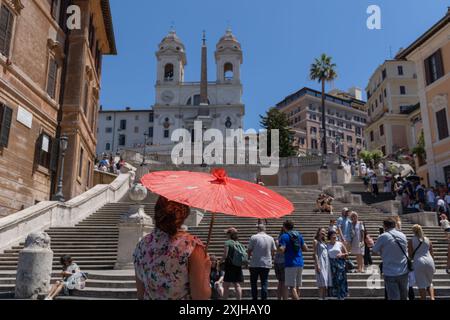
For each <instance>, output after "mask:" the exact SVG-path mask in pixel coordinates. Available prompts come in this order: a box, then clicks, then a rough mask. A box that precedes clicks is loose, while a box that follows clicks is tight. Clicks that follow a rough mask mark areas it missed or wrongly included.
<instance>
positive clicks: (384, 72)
mask: <svg viewBox="0 0 450 320" xmlns="http://www.w3.org/2000/svg"><path fill="white" fill-rule="evenodd" d="M381 76H382V78H383V80H384V79H386V77H387V72H386V69H384V70H383V72H382V75H381Z"/></svg>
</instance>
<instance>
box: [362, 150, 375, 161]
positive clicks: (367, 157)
mask: <svg viewBox="0 0 450 320" xmlns="http://www.w3.org/2000/svg"><path fill="white" fill-rule="evenodd" d="M359 157H360V158H361V159H363V161H364V163H370V160H372V152H370V151H367V150H363V151H361V152H360V153H359Z"/></svg>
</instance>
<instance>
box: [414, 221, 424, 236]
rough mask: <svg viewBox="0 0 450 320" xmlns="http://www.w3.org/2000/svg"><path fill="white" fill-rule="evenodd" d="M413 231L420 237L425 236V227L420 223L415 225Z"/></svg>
mask: <svg viewBox="0 0 450 320" xmlns="http://www.w3.org/2000/svg"><path fill="white" fill-rule="evenodd" d="M412 231H413V233H414V235H415V236H416V237H417V238H419V239H424V238H425V235H424V234H423V229H422V227H421V226H420V225H418V224H415V225H413V227H412Z"/></svg>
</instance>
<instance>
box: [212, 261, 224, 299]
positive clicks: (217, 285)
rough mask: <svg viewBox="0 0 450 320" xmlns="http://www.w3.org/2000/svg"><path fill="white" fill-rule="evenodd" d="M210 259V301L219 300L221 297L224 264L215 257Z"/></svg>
mask: <svg viewBox="0 0 450 320" xmlns="http://www.w3.org/2000/svg"><path fill="white" fill-rule="evenodd" d="M210 259H211V273H210V278H209V279H210V285H211V291H212V296H211V299H212V300H220V299H222V297H223V281H224V276H225V271H224V268H225V264H224V263H222V262H221V260H220V259H217V257H216V256H215V255H211V256H210Z"/></svg>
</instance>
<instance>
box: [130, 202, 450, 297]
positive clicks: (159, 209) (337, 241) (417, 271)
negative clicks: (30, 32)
mask: <svg viewBox="0 0 450 320" xmlns="http://www.w3.org/2000/svg"><path fill="white" fill-rule="evenodd" d="M188 212H189V208H188V207H186V206H184V205H181V204H178V203H175V202H171V201H168V200H166V199H164V198H162V197H161V198H160V199H159V200H158V203H157V205H156V208H155V224H156V228H155V230H154V231H153V232H152V233H151V234H150V235H148V236H147V237H145V238H144V239H143V240H142V241H141V242H140V244H139V245H138V247H137V249H136V251H135V254H134V257H135V268H136V277H137V287H138V296H139V298H140V299H162V300H170V299H202V300H203V299H221V300H222V299H228V298H229V292H230V288H234V292H235V297H236V299H238V300H240V299H242V284H243V282H244V269H245V268H247V267H248V268H249V273H250V286H251V294H252V298H253V299H254V300H257V299H258V298H259V297H260V298H261V299H263V300H264V299H267V298H268V283H269V281H268V280H269V274H270V271H271V270H272V269H274V271H275V275H276V279H277V281H278V286H277V296H278V298H279V299H280V300H287V299H289V297H290V298H292V299H294V300H297V299H300V297H301V296H302V295H301V289H302V286H303V283H302V280H303V271H304V266H305V262H304V256H305V254H306V253H307V252H310V251H311V254H312V257H313V261H314V269H315V274H316V285H317V288H318V291H319V298H320V299H321V300H323V299H327V298H329V297H332V298H335V299H339V300H343V299H345V298H347V297H348V295H349V290H348V282H347V274H348V273H350V272H355V273H365V272H367V271H368V269H367V268H368V267H369V266H370V265H371V264H372V254H376V255H380V256H381V259H382V261H383V263H382V265H381V266H380V269H381V272H382V274H383V275H384V280H385V291H386V297H387V299H389V300H399V299H407V298H408V293H411V292H409V288H412V287H417V288H418V289H419V293H420V297H421V298H422V299H426V297H427V295H428V296H429V297H430V299H434V290H433V284H432V281H433V275H434V273H435V266H434V260H433V257H434V253H433V244H432V242H431V241H430V240H429V239H428V238H427V237H426V236H425V235H424V232H423V229H422V227H421V226H419V225H415V226H414V227H413V228H412V232H413V234H414V236H413V237H412V238H411V239H409V241H408V240H407V238H406V236H405V235H404V234H403V233H402V232H401V221H400V219H399V218H397V219H395V218H388V219H386V220H385V221H384V223H383V227H381V228H380V235H379V237H378V239H377V241H374V239H373V237H372V236H371V235H370V234H369V232H368V230H367V228H366V227H365V225H364V222H362V221H360V220H359V215H358V214H357V213H356V212H354V211H351V210H349V209H347V208H345V209H344V210H343V211H342V214H341V217H339V219H337V220H335V219H332V220H330V224H329V226H328V227H324V228H319V229H318V230H317V232H316V235H315V237H314V239H312V240H313V242H312V244H313V245H312V248H311V249H310V248H309V247H308V245H307V244H306V241H305V239H304V237H303V235H302V234H301V233H300V232H299V231H298V230H297V229H296V227H295V225H294V223H293V221H290V220H287V221H285V222H284V223H283V227H282V230H281V231H280V234H279V235H278V236H277V237H276V238H273V237H271V236H270V235H268V234H267V233H266V227H267V226H266V225H265V224H259V225H258V226H257V232H256V234H255V235H253V236H252V237H251V238H250V240H249V244H248V247H247V248H246V247H245V246H244V245H243V244H242V243H241V242H240V239H239V231H238V230H237V229H236V228H229V229H227V230H226V231H225V232H226V234H227V237H228V240H227V241H226V242H225V244H224V251H223V255H222V257H216V256H209V255H208V253H207V252H206V250H205V247H204V245H203V243H202V242H201V241H200V240H199V239H198V238H196V237H195V236H192V235H190V234H189V233H188V232H186V231H185V230H184V229H183V228H182V225H183V223H184V220H185V219H186V217H187V216H188ZM443 226H444V227H445V228H446V229H445V230H446V232H447V233H449V232H450V223H449V222H448V219H447V220H445V222H443ZM350 255H351V257H352V258H353V257H355V258H356V265H355V264H354V263H353V262H352V261H351V258H350ZM258 282H260V294H259V292H258V291H259V290H258ZM413 296H414V295H413V293H412V295H411V294H409V298H410V299H412V298H413Z"/></svg>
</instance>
